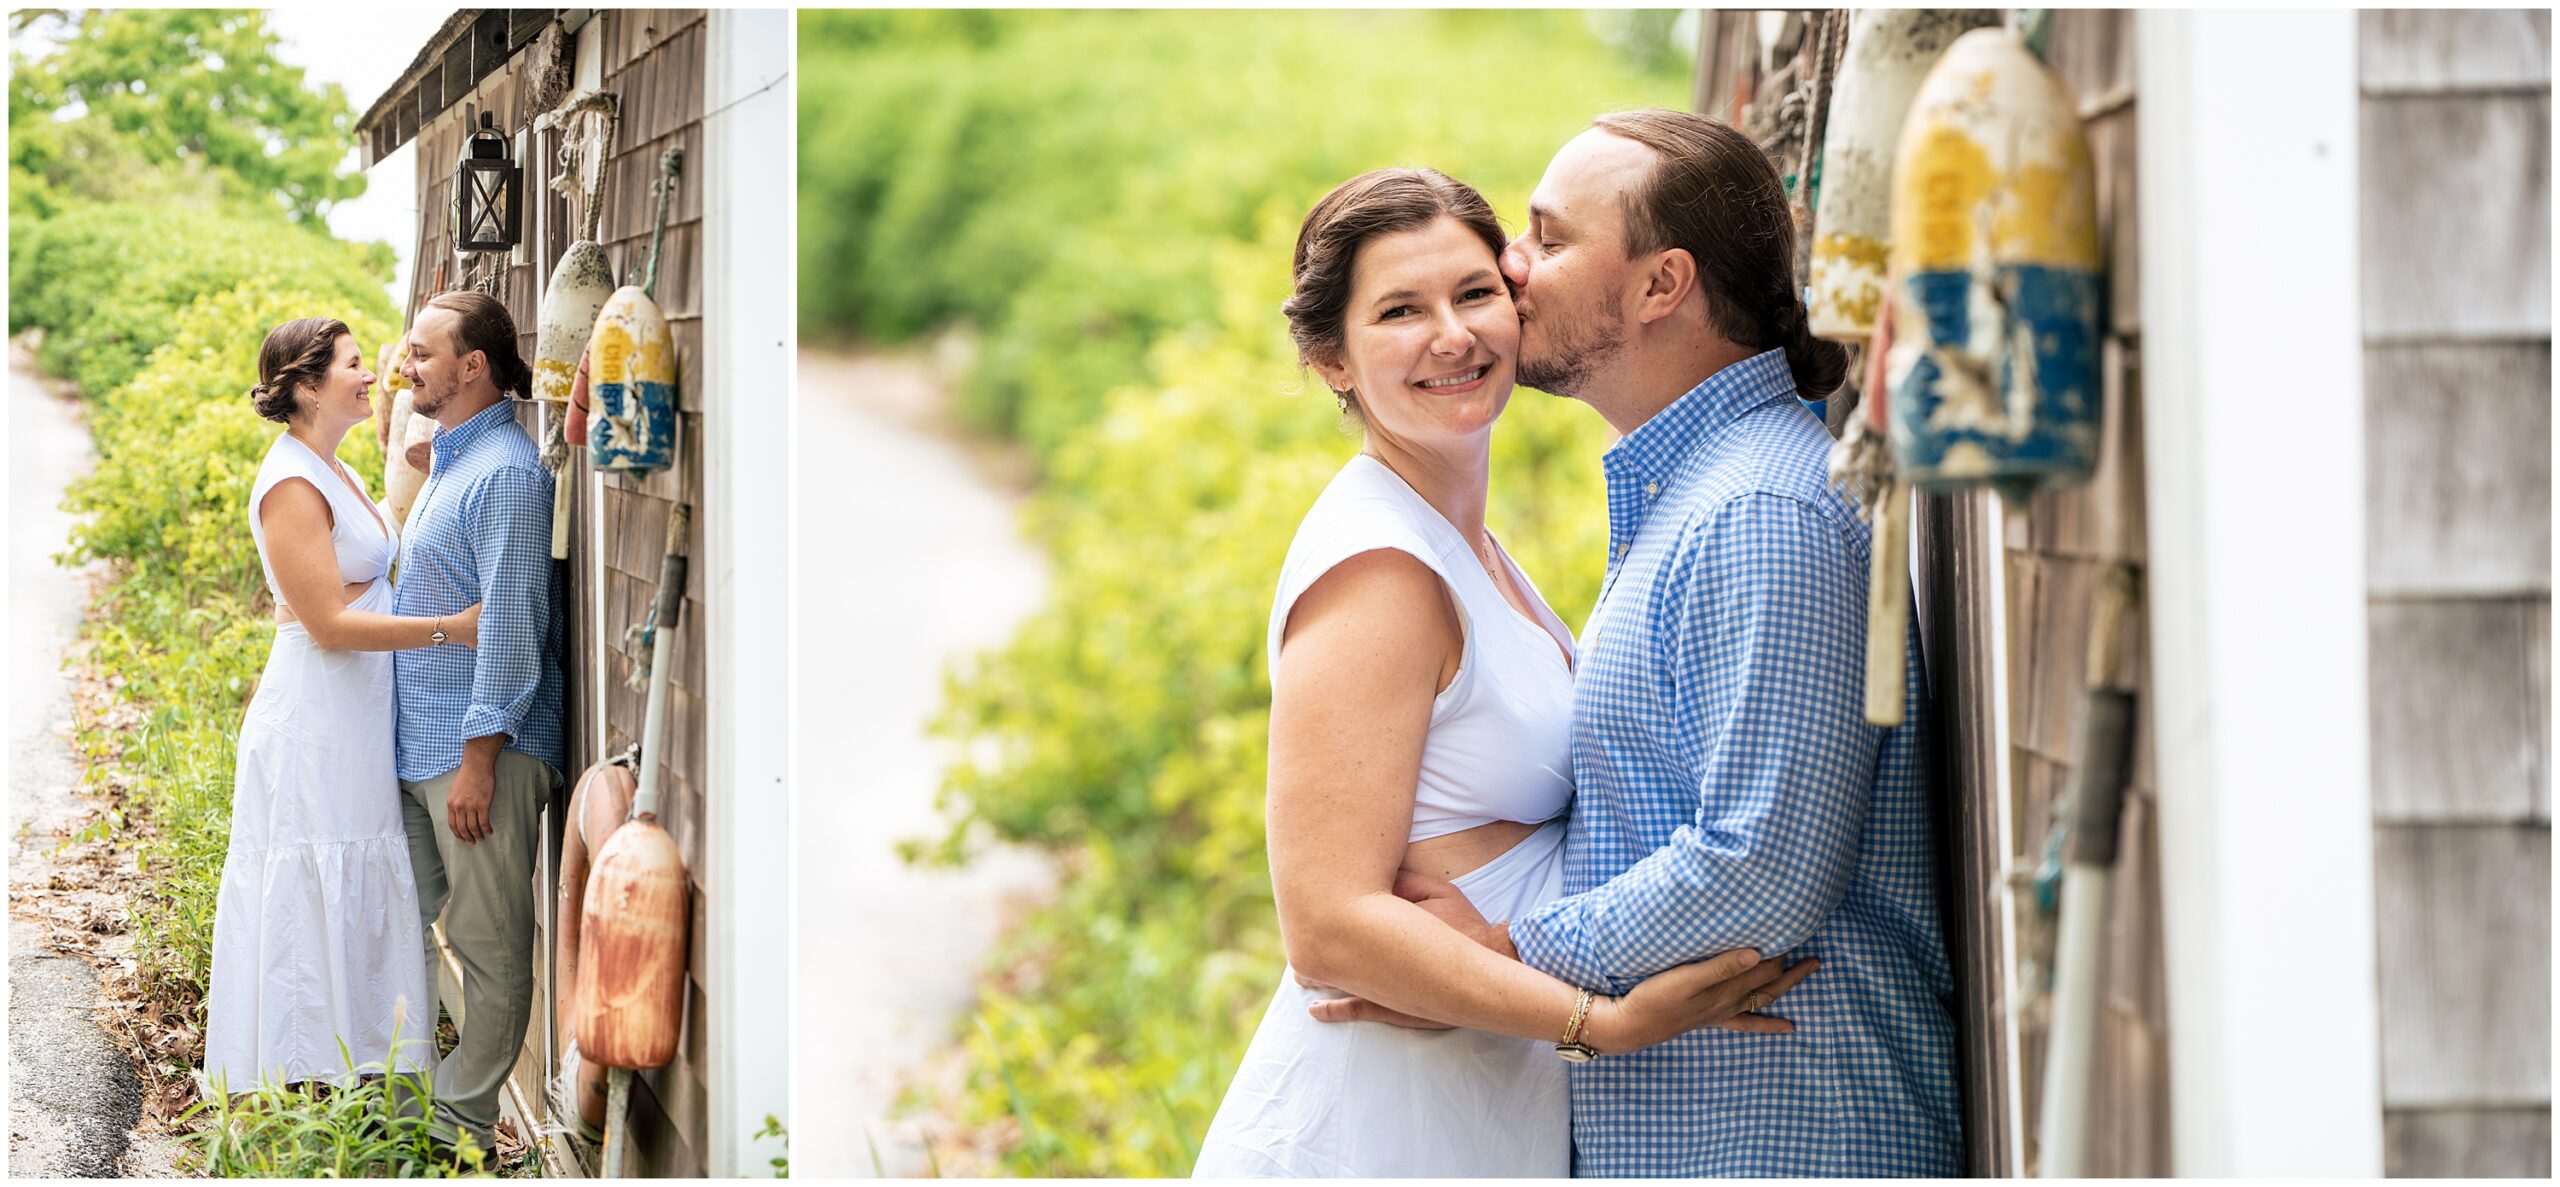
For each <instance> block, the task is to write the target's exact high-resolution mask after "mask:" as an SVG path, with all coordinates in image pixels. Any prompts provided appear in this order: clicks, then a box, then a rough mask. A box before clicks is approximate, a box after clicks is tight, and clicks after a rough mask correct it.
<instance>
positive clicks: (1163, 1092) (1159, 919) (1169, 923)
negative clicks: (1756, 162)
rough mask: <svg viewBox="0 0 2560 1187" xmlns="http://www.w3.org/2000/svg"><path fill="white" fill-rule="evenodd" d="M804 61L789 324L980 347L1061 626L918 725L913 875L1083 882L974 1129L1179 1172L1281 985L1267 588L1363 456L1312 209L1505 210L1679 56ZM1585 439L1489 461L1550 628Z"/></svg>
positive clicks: (1312, 31) (1411, 47)
mask: <svg viewBox="0 0 2560 1187" xmlns="http://www.w3.org/2000/svg"><path fill="white" fill-rule="evenodd" d="M1626 24H1627V22H1624V21H1620V22H1618V23H1615V24H1606V25H1605V27H1606V28H1607V29H1609V30H1617V31H1620V32H1621V33H1622V32H1623V30H1624V28H1625V26H1626ZM800 44H801V54H802V57H803V60H804V62H805V63H807V64H808V66H809V68H808V69H804V70H803V71H802V72H801V77H802V79H803V82H802V91H801V93H802V95H803V104H802V110H803V118H802V121H801V152H800V160H801V169H802V194H801V220H802V232H801V238H800V242H801V250H802V253H803V255H802V261H801V283H802V298H801V309H802V316H803V318H804V332H806V333H809V334H810V335H811V336H813V337H824V336H827V335H829V334H833V335H837V336H850V337H856V338H866V337H867V338H872V339H885V340H895V339H899V338H903V337H906V336H908V335H912V334H915V333H917V332H919V331H921V330H923V329H926V328H928V327H932V326H936V325H940V324H944V323H947V322H951V321H965V322H969V323H973V324H975V325H976V326H977V327H978V328H979V329H980V330H981V331H982V334H983V343H984V347H983V353H982V355H981V359H980V363H979V366H978V368H977V371H976V373H975V374H974V375H973V376H972V377H971V379H970V380H969V382H968V386H967V388H966V390H965V391H964V392H963V395H962V398H963V400H964V402H965V403H964V408H965V409H966V410H967V411H969V412H970V413H971V415H972V416H973V417H974V418H975V419H976V420H977V421H978V423H980V424H981V425H984V426H988V427H992V428H995V429H997V430H999V431H1004V432H1009V433H1012V434H1014V435H1016V436H1018V437H1019V438H1020V439H1021V440H1023V441H1025V442H1026V443H1028V444H1029V445H1030V446H1031V447H1032V448H1033V449H1034V450H1035V451H1036V452H1037V453H1038V455H1039V456H1040V458H1041V460H1042V462H1043V466H1044V471H1045V475H1044V483H1043V489H1042V490H1041V492H1040V493H1039V495H1038V496H1037V497H1036V498H1035V499H1034V502H1033V505H1032V509H1031V513H1030V514H1031V523H1032V527H1033V529H1034V531H1035V533H1036V534H1037V535H1038V536H1039V538H1040V539H1041V540H1042V541H1043V542H1044V544H1045V546H1046V548H1047V550H1048V552H1049V555H1050V557H1051V560H1052V565H1053V575H1052V581H1051V588H1052V590H1053V593H1052V602H1051V604H1050V605H1049V606H1048V607H1047V608H1045V609H1044V610H1043V611H1042V612H1041V613H1039V614H1038V615H1037V616H1035V617H1034V618H1032V619H1031V620H1030V621H1029V622H1027V623H1026V624H1025V625H1024V626H1023V627H1022V629H1021V630H1020V631H1019V632H1018V633H1017V634H1016V635H1015V637H1014V638H1013V640H1012V641H1011V642H1010V643H1009V644H1008V645H1006V646H1005V647H1003V648H1001V649H999V650H997V651H995V652H994V653H992V654H990V655H986V656H982V657H979V658H977V659H975V660H973V661H970V662H968V663H965V664H963V665H961V666H960V667H959V668H958V670H956V671H955V672H954V673H953V674H952V676H951V679H950V682H949V685H948V689H947V692H946V701H945V708H944V712H943V714H942V716H941V718H940V720H939V722H938V723H937V726H936V728H937V730H938V731H939V732H940V733H941V734H942V735H943V736H945V737H946V738H948V739H950V740H951V741H952V742H953V743H954V744H955V747H956V748H958V749H959V751H960V753H961V754H962V756H963V758H962V761H961V763H960V764H959V766H958V767H957V768H956V769H955V771H954V772H953V773H952V775H951V777H950V780H949V783H948V785H947V786H946V788H945V791H944V800H943V803H944V807H945V809H946V811H947V812H948V813H949V814H951V815H952V816H953V817H954V818H955V819H956V821H957V824H956V826H955V827H954V829H953V830H952V831H951V833H950V834H949V835H948V836H946V837H944V838H943V839H942V841H941V843H940V844H939V845H938V846H929V847H928V849H929V850H930V851H931V852H933V853H934V854H936V855H937V856H939V857H941V858H944V859H948V860H959V859H964V858H965V857H966V855H967V854H968V852H969V851H970V850H971V849H972V848H973V847H974V845H975V844H976V843H978V842H979V841H981V840H984V839H995V840H1002V841H1007V842H1013V843H1023V844H1030V845H1035V846H1038V847H1040V848H1042V849H1045V850H1048V851H1050V852H1052V853H1054V854H1056V855H1058V856H1059V857H1060V859H1061V861H1062V863H1063V865H1064V866H1065V868H1066V870H1067V877H1066V879H1065V882H1064V890H1063V891H1062V893H1061V896H1060V898H1059V900H1058V901H1057V902H1055V903H1053V904H1051V905H1050V906H1049V907H1047V908H1046V909H1044V910H1042V911H1040V912H1038V913H1036V914H1035V915H1034V916H1032V917H1031V918H1030V919H1029V920H1028V921H1027V922H1026V923H1025V924H1024V926H1023V927H1022V928H1021V929H1020V930H1019V931H1017V932H1016V933H1014V934H1013V935H1011V936H1009V937H1008V938H1007V939H1006V940H1005V941H1004V943H1003V944H1002V946H1001V950H1000V951H999V952H998V953H997V954H996V957H995V961H994V964H995V966H996V968H997V969H998V970H1000V971H999V972H996V973H993V974H991V975H990V976H989V977H988V978H987V980H986V981H985V982H984V983H983V984H982V986H981V1013H980V1016H979V1025H978V1026H977V1027H976V1028H975V1030H974V1032H973V1033H972V1034H970V1035H969V1036H967V1038H966V1040H965V1042H966V1046H967V1051H968V1058H969V1060H970V1062H971V1063H972V1064H973V1065H974V1070H975V1072H976V1074H975V1075H973V1076H971V1077H970V1078H969V1080H968V1087H967V1089H966V1090H965V1091H966V1097H965V1100H964V1102H963V1109H964V1111H965V1115H966V1119H967V1120H969V1121H972V1122H975V1123H979V1124H985V1125H990V1126H1004V1127H1010V1128H1011V1130H1012V1131H1013V1133H1014V1135H1015V1137H1014V1139H1013V1141H1012V1142H1011V1144H1010V1147H1009V1148H1008V1149H1007V1150H1006V1153H1005V1159H1006V1169H1007V1170H1008V1171H1009V1172H1012V1173H1021V1174H1032V1175H1112V1176H1154V1175H1166V1174H1182V1173H1187V1172H1188V1171H1189V1170H1190V1167H1191V1163H1192V1161H1193V1158H1194V1157H1195V1152H1196V1146H1197V1142H1198V1140H1199V1138H1200V1136H1201V1135H1202V1134H1203V1133H1204V1132H1206V1130H1207V1128H1208V1123H1209V1119H1210V1116H1211V1115H1212V1113H1213V1112H1214V1111H1215V1109H1216V1107H1217V1103H1218V1101H1219V1099H1220V1098H1221V1097H1222V1096H1223V1094H1224V1093H1225V1090H1226V1085H1227V1080H1228V1078H1229V1076H1230V1075H1232V1074H1233V1071H1234V1069H1235V1066H1236V1062H1237V1060H1238V1059H1239V1058H1240V1057H1241V1055H1242V1053H1243V1050H1244V1047H1245V1044H1246V1042H1247V1040H1248V1039H1249V1037H1250V1036H1251V1034H1252V1031H1253V1027H1254V1025H1255V1024H1256V1022H1257V1021H1258V1020H1259V1019H1260V1016H1261V1012H1262V1009H1263V1008H1264V1006H1265V1004H1266V1003H1267V1002H1268V1000H1269V997H1270V994H1271V991H1272V989H1273V987H1274V985H1275V983H1276V980H1277V978H1278V977H1279V975H1280V970H1281V967H1282V957H1281V953H1280V943H1279V933H1278V925H1277V920H1276V918H1275V916H1274V913H1273V908H1272V901H1271V887H1270V877H1269V871H1268V868H1267V865H1266V863H1265V859H1264V856H1263V829H1262V788H1263V771H1264V764H1265V758H1266V733H1267V728H1268V720H1269V708H1270V673H1269V671H1268V666H1267V663H1266V661H1265V658H1264V656H1263V631H1264V627H1265V621H1266V617H1267V614H1268V610H1269V606H1270V597H1271V590H1272V585H1273V582H1274V581H1275V580H1276V578H1277V575H1278V572H1279V568H1280V562H1281V559H1282V557H1283V555H1284V554H1285V553H1286V551H1287V548H1288V542H1289V538H1290V536H1291V534H1292V533H1293V532H1294V531H1295V530H1296V526H1297V523H1298V520H1299V519H1300V517H1301V516H1303V515H1304V514H1305V512H1306V509H1307V507H1308V505H1309V504H1310V503H1312V502H1313V501H1314V499H1315V496H1316V494H1317V492H1318V491H1320V490H1321V489H1322V488H1323V486H1324V484H1325V483H1326V482H1327V481H1329V480H1330V479H1331V477H1332V475H1333V473H1334V472H1335V471H1336V470H1337V469H1339V468H1340V466H1341V465H1342V463H1343V461H1344V460H1345V459H1346V458H1347V457H1348V456H1349V455H1350V453H1351V452H1352V451H1353V450H1354V449H1355V448H1356V442H1354V441H1353V440H1351V439H1350V438H1347V437H1345V436H1344V435H1343V434H1341V433H1340V432H1339V431H1338V429H1337V427H1336V424H1337V417H1336V415H1335V411H1334V408H1333V403H1332V400H1331V399H1330V398H1329V397H1328V396H1327V395H1326V394H1325V393H1324V391H1323V389H1322V387H1321V385H1320V384H1318V383H1316V382H1314V381H1313V380H1312V379H1304V378H1301V377H1300V374H1299V370H1298V367H1297V365H1296V362H1295V359H1294V354H1293V352H1292V349H1291V347H1290V345H1289V341H1288V337H1287V333H1286V329H1285V326H1284V324H1283V322H1282V320H1281V318H1280V316H1279V312H1278V310H1279V307H1280V303H1281V301H1282V299H1283V298H1285V297H1286V296H1287V293H1288V268H1289V258H1290V251H1291V247H1292V244H1293V242H1294V240H1295V236H1296V233H1297V226H1298V220H1299V219H1300V218H1301V217H1302V216H1303V215H1304V213H1305V211H1306V209H1307V207H1309V206H1310V205H1312V204H1313V203H1314V202H1315V200H1316V199H1317V198H1318V197H1320V196H1322V194H1323V193H1324V192H1325V191H1326V190H1327V189H1329V188H1330V187H1332V186H1333V185H1334V184H1336V183H1337V182H1340V181H1341V180H1343V179H1345V178H1347V177H1349V176H1351V175H1353V174H1355V173H1358V172H1360V171H1362V170H1365V169H1369V168H1374V167H1377V166H1381V165H1392V164H1427V165H1431V166H1433V167H1436V168H1439V169H1442V170H1444V171H1446V172H1449V173H1451V174H1452V175H1454V176H1457V177H1460V178H1463V179H1466V180H1469V181H1472V182H1474V183H1476V184H1478V185H1479V186H1480V187H1481V188H1483V189H1484V190H1485V192H1486V195H1487V197H1488V198H1489V199H1490V200H1491V201H1492V202H1493V203H1494V205H1495V208H1496V210H1497V211H1498V212H1500V213H1503V214H1505V215H1509V216H1511V217H1512V218H1514V219H1516V218H1518V217H1519V215H1520V213H1521V211H1522V210H1523V208H1524V207H1525V200H1526V196H1527V194H1528V191H1529V189H1530V188H1531V186H1532V184H1533V183H1534V182H1535V179H1536V178H1537V177H1538V175H1539V174H1540V173H1541V172H1542V171H1543V170H1544V168H1545V165H1546V161H1547V158H1548V156H1549V155H1550V154H1551V153H1552V152H1553V151H1554V149H1555V147H1556V146H1557V145H1559V144H1561V143H1562V142H1563V141H1564V140H1566V139H1567V138H1569V137H1570V136H1571V135H1573V134H1574V133H1575V132H1576V131H1578V130H1579V129H1580V128H1582V127H1583V126H1585V124H1586V123H1587V122H1588V120H1589V119H1590V117H1591V116H1592V115H1594V114H1596V113H1598V112H1601V111H1605V110H1610V109H1615V108H1624V107H1633V106H1646V105H1675V104H1678V103H1679V102H1680V101H1681V99H1682V96H1683V93H1684V91H1685V86H1686V83H1685V77H1684V70H1683V68H1682V67H1681V66H1680V65H1679V64H1677V63H1672V64H1670V65H1667V66H1665V65H1661V64H1656V65H1653V66H1649V67H1644V68H1634V67H1628V66H1626V65H1625V62H1626V59H1625V57H1624V56H1623V55H1620V54H1618V53H1617V52H1616V51H1613V50H1610V49H1608V48H1606V47H1604V45H1603V44H1602V42H1601V41H1600V40H1599V39H1598V38H1597V37H1596V36H1595V34H1594V33H1593V32H1592V26H1591V24H1589V23H1587V22H1586V19H1585V18H1584V17H1583V16H1581V15H1579V14H1556V13H1522V12H1514V13H1462V12H1444V13H1387V12H1366V13H1255V12H1224V13H1174V12H1155V13H1073V14H1054V13H1014V12H1005V13H993V14H989V13H970V14H940V13H935V14H917V13H869V12H853V13H835V12H831V13H819V12H811V13H808V14H805V15H804V17H803V25H802V35H801V43H800ZM1605 441H1606V437H1605V432H1604V430H1603V428H1602V426H1601V424H1600V423H1599V421H1598V419H1597V418H1596V417H1594V416H1592V415H1591V414H1590V413H1589V412H1588V411H1587V410H1584V409H1582V408H1580V407H1578V406H1573V405H1568V404H1565V403H1564V402H1562V401H1558V400H1554V399H1552V398H1549V397H1546V396H1543V395H1540V394H1537V393H1535V392H1530V391H1527V390H1525V389H1524V390H1522V391H1520V392H1518V393H1516V394H1515V395H1514V397H1513V400H1512V404H1511V410H1510V412H1509V413H1508V414H1507V416H1506V417H1505V419H1504V421H1503V425H1502V428H1501V430H1500V431H1499V432H1497V433H1496V434H1495V435H1494V454H1495V456H1494V481H1493V491H1492V496H1493V503H1492V506H1491V507H1490V508H1489V512H1488V519H1489V521H1490V522H1491V524H1492V526H1493V527H1494V530H1495V531H1496V532H1497V533H1498V534H1499V535H1500V536H1501V538H1502V539H1503V541H1504V543H1505V545H1506V546H1507V547H1509V548H1510V549H1511V550H1512V551H1513V552H1514V554H1515V555H1517V556H1518V557H1519V559H1520V562H1521V564H1522V566H1523V567H1524V568H1525V569H1526V570H1527V571H1529V572H1530V573H1532V574H1535V575H1537V576H1538V577H1540V578H1541V579H1542V580H1543V581H1544V586H1543V589H1544V592H1545V594H1546V596H1547V597H1548V599H1549V600H1550V601H1551V602H1552V603H1553V604H1554V606H1555V608H1556V610H1557V611H1558V612H1559V613H1560V614H1562V615H1564V616H1565V618H1566V619H1567V621H1569V622H1572V621H1579V620H1580V619H1581V618H1582V617H1583V616H1584V615H1585V614H1586V613H1587V612H1588V609H1589V607H1590V604H1591V602H1592V600H1593V598H1594V597H1596V595H1597V592H1598V583H1599V578H1600V573H1601V568H1602V559H1603V550H1604V549H1605V547H1606V539H1605V537H1606V515H1605V509H1606V503H1605V497H1604V495H1603V492H1602V489H1601V484H1600V475H1599V466H1598V455H1599V452H1600V450H1601V449H1602V447H1603V446H1604V444H1605Z"/></svg>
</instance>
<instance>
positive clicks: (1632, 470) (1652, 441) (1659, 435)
mask: <svg viewBox="0 0 2560 1187" xmlns="http://www.w3.org/2000/svg"><path fill="white" fill-rule="evenodd" d="M1795 394H1796V379H1795V372H1794V371H1793V370H1791V369H1789V368H1788V366H1787V352H1786V350H1785V349H1783V348H1773V349H1769V350H1764V351H1761V352H1760V353H1758V354H1755V355H1753V356H1751V357H1750V358H1747V359H1744V360H1742V361H1741V362H1738V363H1735V364H1733V365H1731V366H1728V367H1726V368H1725V369H1723V370H1721V371H1718V372H1716V373H1715V374H1713V375H1710V376H1707V378H1706V381H1705V382H1703V383H1700V384H1699V385H1698V386H1696V387H1693V388H1690V389H1689V391H1688V393H1687V394H1686V395H1683V396H1681V397H1680V398H1679V399H1677V400H1673V401H1672V402H1671V404H1670V406H1669V407H1666V408H1664V409H1663V410H1662V411H1660V412H1657V413H1654V414H1653V419H1651V420H1648V421H1646V422H1644V423H1643V424H1641V425H1637V426H1636V431H1634V432H1632V433H1629V434H1627V435H1626V436H1625V437H1623V438H1621V439H1619V441H1618V443H1617V444H1615V445H1612V446H1610V447H1609V451H1608V452H1607V453H1605V454H1602V455H1601V458H1600V461H1601V466H1602V469H1603V470H1605V471H1606V472H1607V473H1608V475H1609V476H1610V477H1612V478H1622V479H1636V480H1643V481H1649V482H1667V481H1669V480H1670V478H1671V476H1672V474H1673V472H1674V471H1676V470H1677V469H1678V468H1679V466H1680V464H1681V463H1682V462H1683V461H1685V460H1687V458H1688V456H1689V455H1690V454H1691V453H1693V452H1696V450H1697V448H1698V446H1699V445H1700V443H1702V442H1704V441H1706V440H1708V439H1709V438H1711V437H1713V436H1714V435H1715V432H1716V430H1718V429H1721V428H1723V427H1725V426H1726V425H1729V424H1732V423H1733V422H1735V421H1737V420H1740V419H1742V415H1743V414H1744V413H1746V412H1749V411H1751V410H1752V409H1754V408H1757V407H1759V406H1761V405H1762V404H1766V403H1768V402H1770V401H1772V400H1776V399H1779V398H1781V397H1784V398H1786V399H1790V400H1792V399H1794V398H1795Z"/></svg>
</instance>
